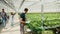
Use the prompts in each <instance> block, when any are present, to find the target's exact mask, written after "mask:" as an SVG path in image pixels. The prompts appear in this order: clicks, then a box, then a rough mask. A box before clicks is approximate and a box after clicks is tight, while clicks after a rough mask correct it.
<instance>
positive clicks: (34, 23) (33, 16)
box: [26, 13, 60, 33]
mask: <svg viewBox="0 0 60 34" xmlns="http://www.w3.org/2000/svg"><path fill="white" fill-rule="evenodd" d="M26 19H28V20H30V23H28V24H26V25H27V26H28V28H30V29H31V30H32V31H35V32H37V33H38V32H40V31H41V29H39V27H41V14H39V13H30V14H26ZM44 25H45V26H50V27H52V26H55V25H60V14H59V13H45V14H44Z"/></svg>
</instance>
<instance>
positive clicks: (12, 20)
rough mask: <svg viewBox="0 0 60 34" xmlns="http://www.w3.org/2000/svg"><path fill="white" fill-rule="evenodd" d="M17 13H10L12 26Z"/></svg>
mask: <svg viewBox="0 0 60 34" xmlns="http://www.w3.org/2000/svg"><path fill="white" fill-rule="evenodd" d="M15 14H16V13H13V12H11V13H10V23H11V27H13V23H14V15H15Z"/></svg>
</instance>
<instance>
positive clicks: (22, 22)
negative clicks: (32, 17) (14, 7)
mask: <svg viewBox="0 0 60 34" xmlns="http://www.w3.org/2000/svg"><path fill="white" fill-rule="evenodd" d="M27 12H28V8H25V9H24V12H22V13H21V14H20V32H21V34H24V25H25V21H26V19H25V14H26V13H27Z"/></svg>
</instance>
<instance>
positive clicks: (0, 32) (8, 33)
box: [0, 14, 20, 34]
mask: <svg viewBox="0 0 60 34" xmlns="http://www.w3.org/2000/svg"><path fill="white" fill-rule="evenodd" d="M0 34H20V27H19V16H18V14H16V15H15V17H14V26H13V27H11V26H10V22H9V20H8V22H7V24H6V27H5V28H3V27H1V26H0Z"/></svg>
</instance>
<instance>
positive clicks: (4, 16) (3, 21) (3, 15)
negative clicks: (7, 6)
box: [1, 9, 7, 27]
mask: <svg viewBox="0 0 60 34" xmlns="http://www.w3.org/2000/svg"><path fill="white" fill-rule="evenodd" d="M1 17H2V26H3V27H5V26H6V19H7V18H6V17H7V15H6V12H5V11H4V9H2V12H1Z"/></svg>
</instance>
